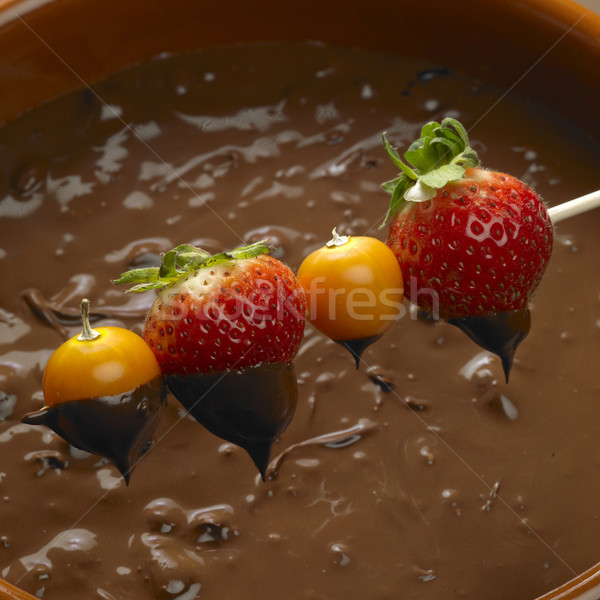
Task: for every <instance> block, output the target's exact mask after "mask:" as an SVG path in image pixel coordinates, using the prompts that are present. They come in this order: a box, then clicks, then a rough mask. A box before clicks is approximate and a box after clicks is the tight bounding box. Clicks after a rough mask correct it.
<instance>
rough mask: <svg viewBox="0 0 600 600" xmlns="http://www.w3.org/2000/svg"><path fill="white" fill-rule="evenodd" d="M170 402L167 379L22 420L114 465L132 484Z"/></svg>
mask: <svg viewBox="0 0 600 600" xmlns="http://www.w3.org/2000/svg"><path fill="white" fill-rule="evenodd" d="M164 400H165V391H164V386H163V383H162V381H161V378H159V377H156V378H155V379H153V380H152V381H149V382H148V383H145V384H143V385H140V386H138V387H137V388H135V389H134V390H131V391H129V392H126V393H124V394H118V395H116V396H102V397H100V398H88V399H85V400H74V401H71V402H63V403H60V404H55V405H53V406H44V407H43V408H41V409H40V410H37V411H34V412H30V413H27V414H26V415H24V416H23V418H22V419H21V421H22V422H23V423H27V424H29V425H44V426H45V427H49V428H50V429H52V430H53V431H55V432H56V433H57V434H58V435H59V436H60V437H61V438H63V439H64V440H65V441H67V442H69V444H71V446H74V447H75V448H78V449H79V450H83V451H84V452H91V453H92V454H99V455H100V456H105V457H106V458H108V459H109V460H111V461H112V462H113V463H114V464H115V466H116V467H117V469H119V471H120V473H121V475H123V478H124V479H125V482H126V483H129V479H130V478H131V474H132V473H133V470H134V469H135V467H136V466H137V464H138V462H139V461H140V460H141V459H142V458H143V456H144V454H146V452H148V450H149V449H150V447H151V446H152V436H153V435H154V432H155V431H156V428H157V427H158V424H159V423H160V420H161V417H162V410H163V406H164Z"/></svg>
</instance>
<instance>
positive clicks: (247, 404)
mask: <svg viewBox="0 0 600 600" xmlns="http://www.w3.org/2000/svg"><path fill="white" fill-rule="evenodd" d="M268 251H269V247H268V246H267V245H265V243H264V242H257V243H256V244H252V245H251V246H246V247H243V248H238V249H236V250H233V251H231V252H223V253H221V254H217V255H214V256H211V255H210V254H209V253H207V252H205V251H204V250H201V249H200V248H195V247H193V246H189V245H185V244H184V245H181V246H178V247H177V248H175V249H174V250H171V251H170V252H167V253H166V254H165V256H164V258H163V263H162V265H161V267H160V268H150V269H137V270H134V271H129V272H128V273H124V274H123V275H122V276H121V278H120V279H118V280H117V281H116V282H115V283H132V284H135V285H134V286H133V287H132V288H131V289H130V290H129V291H144V290H148V289H153V288H156V289H159V290H160V292H159V295H158V297H157V299H156V301H155V302H154V304H153V305H152V308H151V309H150V312H149V313H148V316H147V318H146V323H145V326H144V332H143V337H144V339H145V340H146V342H147V343H148V344H149V346H150V348H151V349H152V350H153V352H154V354H155V355H156V358H157V359H158V362H159V364H160V367H161V369H162V372H163V374H164V375H165V376H166V382H167V386H168V387H169V389H170V391H171V392H172V393H173V395H174V396H175V397H176V398H177V399H178V400H179V401H180V402H181V404H183V406H184V407H185V408H186V409H187V410H188V411H189V412H190V413H191V414H192V415H193V416H194V417H195V418H196V419H197V420H198V421H199V422H200V423H201V424H202V425H204V426H205V427H206V428H207V429H209V430H210V431H212V432H213V433H214V434H215V435H217V436H219V437H222V438H224V439H226V440H228V441H230V442H233V443H235V444H238V445H240V446H242V447H243V448H244V449H245V450H246V451H247V452H248V453H249V454H250V456H251V458H252V459H253V461H254V463H255V464H256V466H257V467H258V469H259V471H260V472H261V475H262V476H263V477H264V476H265V471H266V467H267V464H268V460H269V455H270V450H271V445H272V443H273V441H274V440H275V439H277V438H278V437H279V435H280V434H281V433H282V432H283V431H284V430H285V428H286V427H287V425H288V424H289V423H290V421H291V419H292V416H293V414H294V410H295V407H296V400H297V382H296V377H295V373H294V370H293V364H292V360H293V358H294V356H295V355H296V352H297V351H298V348H299V346H300V342H301V341H302V335H303V332H304V319H305V317H304V315H305V311H306V299H305V296H304V291H303V288H302V287H301V286H300V284H299V283H298V281H297V280H296V277H295V276H294V274H293V273H292V271H291V270H290V269H289V268H288V267H286V266H285V265H284V264H283V263H281V262H279V261H278V260H276V259H274V258H273V257H271V256H268V255H267V254H266V253H267V252H268Z"/></svg>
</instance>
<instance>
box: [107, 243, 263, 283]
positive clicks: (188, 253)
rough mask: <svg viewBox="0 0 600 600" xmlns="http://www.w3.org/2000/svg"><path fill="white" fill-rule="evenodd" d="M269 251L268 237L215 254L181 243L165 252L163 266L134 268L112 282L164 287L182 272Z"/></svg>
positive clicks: (252, 256)
mask: <svg viewBox="0 0 600 600" xmlns="http://www.w3.org/2000/svg"><path fill="white" fill-rule="evenodd" d="M270 251H271V247H270V246H269V245H268V244H267V240H260V241H259V242H255V243H253V244H250V245H249V246H241V247H239V248H236V249H235V250H230V251H227V252H220V253H218V254H215V255H211V254H210V252H207V251H206V250H203V249H202V248H197V247H196V246H191V245H190V244H180V245H179V246H177V247H176V248H173V249H172V250H169V251H168V252H166V253H165V254H164V255H163V259H162V263H161V266H160V267H148V268H144V269H132V270H131V271H127V272H125V273H123V274H121V276H120V277H119V278H118V279H115V280H114V281H113V283H114V284H117V285H123V284H124V285H131V286H132V287H131V288H129V289H128V290H127V291H128V292H146V291H148V290H161V289H163V288H166V287H169V286H172V285H173V284H175V283H176V282H177V281H178V280H179V279H180V278H181V277H182V276H183V275H186V274H187V273H192V272H194V271H196V270H198V269H200V268H204V267H211V266H215V265H218V264H220V263H226V262H229V261H233V260H237V259H243V258H254V257H256V256H260V255H261V254H267V253H269V252H270Z"/></svg>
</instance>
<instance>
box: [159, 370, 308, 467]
mask: <svg viewBox="0 0 600 600" xmlns="http://www.w3.org/2000/svg"><path fill="white" fill-rule="evenodd" d="M166 382H167V386H168V387H169V390H170V391H171V392H172V393H173V395H174V396H175V397H176V398H177V400H179V402H181V404H182V405H183V406H184V407H185V408H186V410H188V411H189V413H190V414H191V415H192V416H193V417H194V418H195V419H196V420H197V421H198V422H199V423H201V424H202V425H204V427H206V428H207V429H208V430H209V431H211V432H212V433H214V434H215V435H217V436H219V437H221V438H223V439H225V440H227V441H229V442H232V443H234V444H237V445H238V446H241V447H242V448H244V450H246V452H248V454H249V455H250V457H251V458H252V460H253V461H254V464H255V465H256V467H257V468H258V470H259V471H260V474H261V476H262V477H263V478H264V476H265V471H266V469H267V465H268V463H269V456H270V454H271V446H272V445H273V442H274V441H275V440H276V439H277V438H278V437H279V436H280V435H281V434H282V433H283V432H284V431H285V429H286V428H287V426H288V425H289V424H290V422H291V420H292V417H293V416H294V412H295V410H296V401H297V398H298V384H297V381H296V374H295V371H294V366H293V365H292V364H283V363H264V364H262V365H256V366H252V367H246V368H244V369H235V370H230V371H226V372H222V373H208V374H202V375H184V376H178V375H169V376H167V378H166Z"/></svg>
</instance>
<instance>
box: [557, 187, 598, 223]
mask: <svg viewBox="0 0 600 600" xmlns="http://www.w3.org/2000/svg"><path fill="white" fill-rule="evenodd" d="M599 206H600V190H598V191H596V192H592V193H591V194H586V195H585V196H581V197H580V198H575V200H569V202H563V204H559V205H558V206H553V207H552V208H550V209H548V214H549V215H550V220H551V221H552V223H553V224H554V225H556V223H558V222H559V221H563V220H564V219H568V218H570V217H574V216H575V215H579V214H581V213H583V212H586V211H588V210H592V209H593V208H598V207H599Z"/></svg>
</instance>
